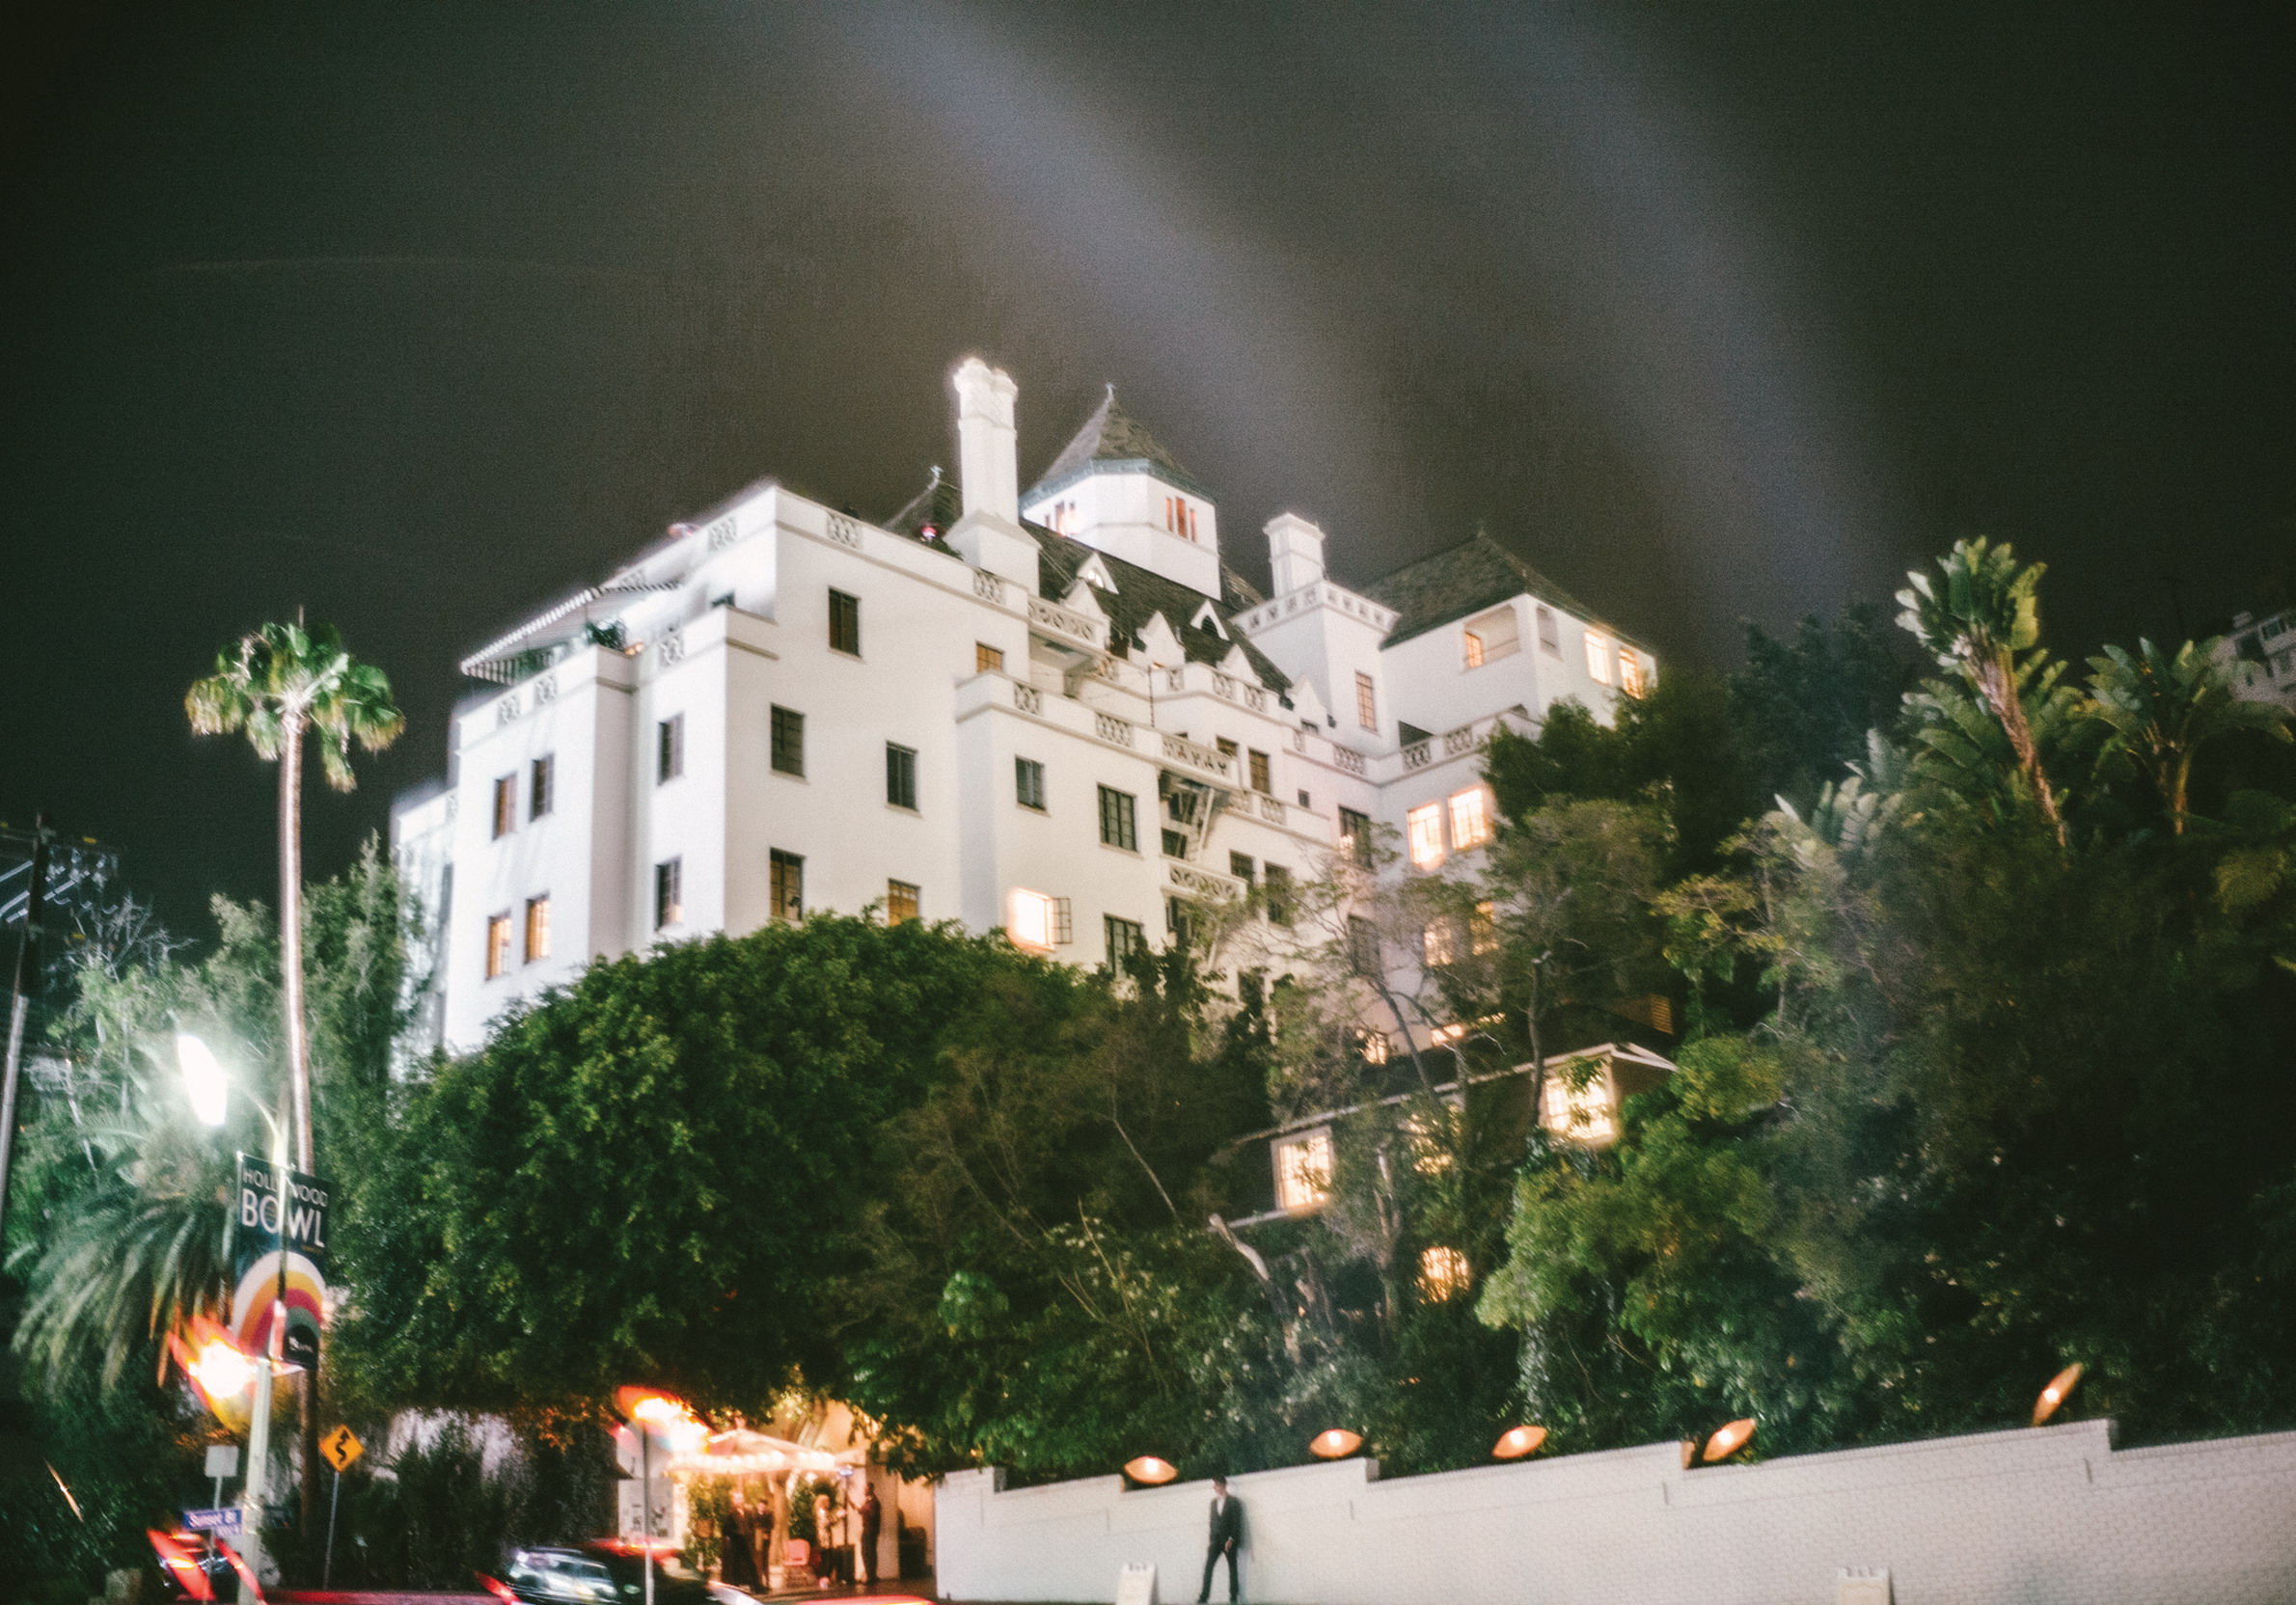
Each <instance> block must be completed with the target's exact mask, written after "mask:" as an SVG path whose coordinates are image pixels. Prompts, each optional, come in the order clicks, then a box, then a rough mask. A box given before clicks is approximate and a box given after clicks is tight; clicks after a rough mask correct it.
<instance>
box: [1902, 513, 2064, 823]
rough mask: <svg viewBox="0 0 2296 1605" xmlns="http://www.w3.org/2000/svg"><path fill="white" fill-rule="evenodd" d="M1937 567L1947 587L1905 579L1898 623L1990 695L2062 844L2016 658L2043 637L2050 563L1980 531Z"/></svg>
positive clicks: (1988, 701) (1918, 575) (1925, 578)
mask: <svg viewBox="0 0 2296 1605" xmlns="http://www.w3.org/2000/svg"><path fill="white" fill-rule="evenodd" d="M1937 567H1938V581H1939V582H1942V583H1941V584H1940V583H1938V582H1932V580H1931V579H1930V577H1929V575H1928V574H1927V573H1926V572H1922V571H1919V570H1917V571H1915V572H1913V573H1910V574H1908V575H1906V576H1905V578H1906V579H1908V580H1910V581H1912V582H1913V584H1912V585H1911V587H1910V588H1908V589H1905V590H1901V591H1900V592H1898V606H1900V608H1903V609H1904V610H1905V611H1904V612H1901V613H1900V614H1899V615H1898V623H1899V624H1900V626H1902V627H1903V628H1904V629H1906V630H1909V631H1911V632H1912V634H1913V636H1914V638H1915V639H1918V640H1919V641H1920V642H1921V643H1922V645H1923V646H1924V647H1926V648H1927V650H1928V651H1929V652H1930V653H1932V654H1933V655H1934V656H1935V657H1936V659H1937V662H1938V665H1939V666H1941V667H1944V668H1950V669H1953V670H1954V671H1956V672H1957V673H1959V674H1960V675H1961V676H1962V678H1963V679H1965V680H1967V681H1968V682H1969V685H1970V688H1971V689H1972V690H1974V691H1975V692H1976V693H1977V694H1978V695H1979V696H1980V697H1982V699H1983V700H1984V703H1985V706H1986V707H1987V708H1988V709H1989V710H1991V712H1992V715H1993V717H1994V719H1995V720H1997V721H1999V722H2000V724H2001V729H2002V733H2003V734H2004V735H2006V736H2008V737H2009V748H2010V750H2011V751H2013V752H2014V753H2015V754H2016V759H2017V768H2018V770H2019V771H2020V772H2021V773H2022V774H2023V775H2024V776H2025V780H2026V783H2027V784H2028V785H2030V786H2031V787H2032V788H2033V795H2034V800H2035V801H2036V802H2038V803H2039V804H2040V810H2041V817H2042V818H2044V819H2046V820H2047V821H2048V822H2049V828H2050V830H2054V831H2055V832H2056V834H2057V840H2058V844H2059V845H2060V846H2062V845H2063V844H2064V817H2063V815H2062V814H2061V813H2060V812H2059V811H2058V807H2057V792H2056V790H2055V788H2054V787H2052V786H2051V785H2050V784H2049V776H2048V775H2047V773H2046V772H2045V771H2043V770H2042V768H2041V759H2040V751H2039V748H2038V747H2037V746H2036V743H2035V742H2034V739H2033V726H2032V724H2031V722H2030V721H2028V720H2027V719H2026V717H2025V700H2024V697H2023V695H2022V694H2021V691H2020V688H2019V684H2018V669H2019V664H2018V661H2017V655H2018V654H2019V653H2021V652H2029V651H2031V650H2032V649H2033V648H2034V646H2035V645H2036V643H2037V642H2038V641H2039V639H2040V634H2041V622H2040V599H2039V594H2038V592H2039V588H2040V583H2041V575H2042V574H2043V573H2044V572H2046V570H2047V565H2046V564H2044V563H2023V564H2020V563H2019V562H2018V561H2017V558H2016V554H2015V553H2013V552H2012V551H2010V549H2009V543H2008V542H2007V541H2004V542H2002V543H2000V544H1999V545H1995V544H1993V543H1992V542H1990V541H1988V540H1986V539H1985V538H1984V537H1983V536H1982V535H1980V536H1979V537H1977V538H1976V539H1975V540H1959V541H1955V542H1954V549H1953V551H1952V552H1950V553H1948V554H1947V555H1946V557H1945V558H1944V559H1943V560H1942V561H1940V562H1939V563H1938V565H1937Z"/></svg>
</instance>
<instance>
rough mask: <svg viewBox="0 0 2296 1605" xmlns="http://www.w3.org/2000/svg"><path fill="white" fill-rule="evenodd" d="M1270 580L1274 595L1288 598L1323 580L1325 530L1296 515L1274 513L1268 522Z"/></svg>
mask: <svg viewBox="0 0 2296 1605" xmlns="http://www.w3.org/2000/svg"><path fill="white" fill-rule="evenodd" d="M1266 528H1267V533H1268V570H1269V578H1270V579H1271V580H1272V581H1273V582H1274V587H1275V594H1276V595H1278V596H1289V595H1291V593H1292V592H1294V591H1296V590H1302V589H1304V588H1306V587H1307V586H1309V585H1316V584H1318V583H1319V582H1321V581H1322V579H1323V578H1324V531H1323V530H1319V529H1317V528H1316V527H1315V526H1314V525H1312V524H1310V523H1308V522H1307V520H1306V519H1304V518H1301V517H1300V516H1299V515H1298V513H1277V514H1276V515H1275V516H1274V517H1273V518H1271V519H1270V520H1269V521H1268V523H1267V527H1266Z"/></svg>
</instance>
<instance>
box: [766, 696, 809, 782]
mask: <svg viewBox="0 0 2296 1605" xmlns="http://www.w3.org/2000/svg"><path fill="white" fill-rule="evenodd" d="M771 734H772V746H773V765H774V773H775V774H777V775H797V776H799V777H800V778H801V779H802V778H803V777H804V775H805V773H806V716H805V715H804V714H801V713H799V712H798V711H797V710H796V709H794V708H783V707H779V706H776V707H775V708H774V710H773V724H772V732H771Z"/></svg>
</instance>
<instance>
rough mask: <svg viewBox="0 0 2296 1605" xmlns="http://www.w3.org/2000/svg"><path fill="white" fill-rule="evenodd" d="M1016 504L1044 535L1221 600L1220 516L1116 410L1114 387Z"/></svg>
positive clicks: (1145, 435) (1167, 454) (1176, 466)
mask: <svg viewBox="0 0 2296 1605" xmlns="http://www.w3.org/2000/svg"><path fill="white" fill-rule="evenodd" d="M1021 505H1022V510H1023V512H1024V513H1025V516H1026V517H1027V518H1028V519H1029V520H1031V521H1032V522H1034V523H1037V524H1041V525H1043V526H1044V527H1045V528H1047V529H1049V530H1054V531H1056V532H1057V533H1060V534H1063V535H1068V536H1071V537H1072V538H1074V539H1076V540H1080V541H1082V542H1083V543H1084V544H1085V545H1086V546H1089V547H1092V548H1094V549H1095V550H1097V551H1101V552H1106V553H1107V554H1108V555H1109V556H1111V557H1115V558H1123V559H1124V560H1125V561H1126V562H1130V563H1135V564H1137V565H1138V566H1139V567H1141V568H1144V569H1147V570H1148V571H1149V572H1150V573H1152V574H1160V575H1162V576H1163V577H1164V578H1165V579H1167V580H1171V581H1175V582H1177V583H1178V584H1180V585H1186V586H1188V587H1189V589H1190V590H1193V591H1197V592H1200V593H1201V594H1203V595H1205V596H1217V595H1219V592H1220V585H1219V525H1218V511H1217V509H1216V507H1215V506H1214V505H1213V502H1212V498H1211V496H1210V495H1209V494H1208V493H1207V492H1206V491H1205V489H1204V487H1203V486H1202V485H1200V484H1198V483H1197V482H1196V480H1195V478H1194V476H1191V475H1190V474H1189V472H1188V471H1187V470H1186V469H1184V468H1182V467H1181V466H1180V464H1179V462H1178V461H1177V460H1175V459H1174V457H1173V456H1172V454H1171V453H1170V452H1169V451H1166V450H1165V449H1163V447H1162V445H1160V444H1159V443H1158V442H1157V440H1156V438H1155V437H1154V436H1152V435H1150V434H1149V433H1148V431H1147V430H1145V429H1143V428H1141V427H1140V425H1139V424H1138V423H1136V422H1134V421H1133V419H1132V418H1131V417H1130V416H1129V415H1127V414H1126V413H1125V411H1124V410H1123V409H1122V408H1120V407H1118V406H1117V405H1116V387H1115V386H1114V385H1110V386H1109V387H1108V394H1107V397H1106V398H1105V399H1104V400H1103V401H1102V402H1101V404H1100V406H1099V407H1098V408H1097V409H1095V410H1094V412H1093V414H1092V416H1091V417H1090V418H1088V419H1086V420H1085V421H1084V426H1083V427H1082V428H1081V429H1079V430H1078V431H1077V433H1076V437H1075V438H1074V439H1072V440H1071V441H1070V442H1069V443H1068V445H1067V446H1065V447H1063V448H1062V449H1061V451H1060V454H1059V455H1058V456H1056V457H1054V458H1053V459H1052V467H1050V468H1048V469H1046V470H1045V472H1044V476H1043V477H1042V478H1040V479H1039V480H1038V481H1037V482H1036V487H1035V488H1034V489H1033V490H1031V491H1029V492H1028V494H1027V495H1026V496H1025V497H1024V498H1023V499H1022V503H1021Z"/></svg>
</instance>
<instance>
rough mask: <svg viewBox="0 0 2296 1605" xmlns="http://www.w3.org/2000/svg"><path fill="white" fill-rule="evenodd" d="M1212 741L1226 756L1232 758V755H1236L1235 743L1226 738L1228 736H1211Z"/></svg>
mask: <svg viewBox="0 0 2296 1605" xmlns="http://www.w3.org/2000/svg"><path fill="white" fill-rule="evenodd" d="M1213 743H1214V745H1215V746H1216V747H1217V748H1219V749H1220V751H1221V752H1222V753H1223V754H1225V755H1226V756H1228V757H1231V758H1232V757H1234V756H1235V755H1236V744H1235V743H1234V742H1232V741H1230V740H1228V738H1227V737H1225V736H1215V737H1214V738H1213Z"/></svg>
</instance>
